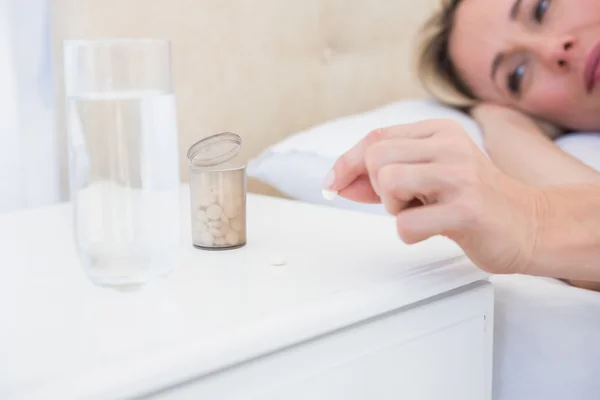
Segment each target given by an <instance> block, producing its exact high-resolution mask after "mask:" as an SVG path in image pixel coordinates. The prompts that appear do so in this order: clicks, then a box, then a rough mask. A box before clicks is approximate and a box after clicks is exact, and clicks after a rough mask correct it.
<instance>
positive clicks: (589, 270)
mask: <svg viewBox="0 0 600 400" xmlns="http://www.w3.org/2000/svg"><path fill="white" fill-rule="evenodd" d="M541 191H542V193H543V195H542V197H541V198H542V200H541V204H540V207H539V210H540V216H539V222H540V229H539V232H540V234H539V236H538V240H537V243H536V246H535V249H534V252H533V257H532V261H531V263H530V264H529V265H528V266H527V267H525V269H524V270H523V273H525V274H531V275H544V276H550V277H556V278H565V279H568V280H576V281H575V282H582V283H583V281H580V280H583V279H585V280H588V281H590V282H587V283H586V285H587V286H591V287H593V288H597V287H598V285H599V284H600V184H599V183H591V184H590V183H588V184H578V185H556V186H549V187H545V188H542V189H541ZM578 280H579V281H578ZM591 281H593V282H591Z"/></svg>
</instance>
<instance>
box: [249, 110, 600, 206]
mask: <svg viewBox="0 0 600 400" xmlns="http://www.w3.org/2000/svg"><path fill="white" fill-rule="evenodd" d="M440 118H452V119H454V120H456V121H458V122H459V123H460V124H461V125H462V126H463V127H464V128H465V130H466V131H467V133H468V134H469V136H470V137H471V139H473V141H474V142H475V143H476V144H477V145H478V146H479V148H480V149H482V150H483V139H482V134H481V129H480V128H479V126H478V124H477V123H476V122H475V121H474V120H473V119H472V118H471V117H470V116H469V115H467V114H465V113H463V112H460V111H458V110H455V109H453V108H450V107H447V106H444V105H441V104H439V103H437V102H435V101H432V100H407V101H400V102H396V103H392V104H389V105H386V106H383V107H380V108H377V109H374V110H371V111H367V112H364V113H360V114H356V115H349V116H346V117H342V118H338V119H335V120H332V121H329V122H326V123H324V124H321V125H317V126H315V127H312V128H310V129H308V130H305V131H302V132H298V133H296V134H293V135H291V136H290V137H288V138H286V139H285V140H283V141H282V142H280V143H277V144H275V145H273V146H271V147H270V148H268V149H267V150H265V151H264V152H263V153H262V154H261V155H260V156H259V157H257V158H256V159H254V160H251V161H250V163H249V164H248V175H249V176H251V177H254V178H257V179H259V180H261V181H263V182H265V183H267V184H269V185H271V186H273V187H274V188H276V189H278V190H279V191H281V192H282V193H284V194H286V195H287V196H289V197H291V198H294V199H297V200H301V201H306V202H309V203H313V204H323V205H331V206H334V207H339V208H345V209H352V210H357V211H364V212H369V213H374V214H385V209H384V208H383V206H382V205H379V204H377V205H369V204H358V203H354V202H351V201H347V200H345V199H341V198H336V199H335V200H333V201H327V200H325V199H323V196H322V194H321V184H322V183H323V179H324V177H325V175H326V174H327V172H328V171H329V169H330V168H331V166H332V165H333V163H334V162H335V160H336V159H337V158H338V157H339V156H340V154H342V153H343V152H345V151H346V150H348V149H349V148H350V147H352V146H353V145H354V144H356V143H357V142H358V141H359V140H361V139H362V138H363V137H364V136H365V135H366V134H368V133H369V132H371V131H372V130H374V129H377V128H381V127H385V126H390V125H397V124H406V123H412V122H417V121H422V120H426V119H440ZM556 143H557V144H558V146H559V147H561V148H562V149H563V150H565V151H566V152H567V153H570V154H571V155H573V156H574V157H576V158H579V159H580V160H582V161H583V162H584V163H586V164H588V165H590V166H591V167H593V168H596V169H598V170H600V133H573V134H570V135H566V136H562V137H560V138H558V139H557V141H556Z"/></svg>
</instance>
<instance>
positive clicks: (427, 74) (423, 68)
mask: <svg viewBox="0 0 600 400" xmlns="http://www.w3.org/2000/svg"><path fill="white" fill-rule="evenodd" d="M462 1H463V0H442V2H441V9H440V10H438V11H437V12H436V13H435V14H434V15H433V17H431V18H430V19H429V20H428V21H427V22H426V24H425V25H424V26H423V29H422V30H421V35H422V36H421V40H420V43H419V44H420V46H419V53H418V55H417V73H418V76H419V79H420V81H421V84H422V85H423V86H424V88H425V89H426V90H427V91H428V92H429V93H430V94H431V95H432V96H434V97H435V98H436V99H438V100H439V101H441V102H443V103H445V104H448V105H451V106H453V107H457V108H463V109H464V108H470V107H472V106H473V105H474V104H475V103H476V102H477V98H476V96H475V95H474V94H473V92H472V91H471V89H470V88H469V87H468V85H467V84H466V83H465V81H464V80H463V79H462V78H461V77H460V75H459V73H458V71H457V70H456V67H455V66H454V63H453V62H452V60H451V58H450V52H449V49H448V47H449V41H450V35H451V34H452V29H453V28H454V19H455V14H456V10H457V9H458V7H459V6H460V4H461V3H462Z"/></svg>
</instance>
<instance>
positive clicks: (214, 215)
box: [206, 204, 221, 220]
mask: <svg viewBox="0 0 600 400" xmlns="http://www.w3.org/2000/svg"><path fill="white" fill-rule="evenodd" d="M206 216H207V217H208V218H209V219H212V220H216V219H219V218H221V207H219V206H218V205H217V204H213V205H212V206H210V207H208V208H207V209H206Z"/></svg>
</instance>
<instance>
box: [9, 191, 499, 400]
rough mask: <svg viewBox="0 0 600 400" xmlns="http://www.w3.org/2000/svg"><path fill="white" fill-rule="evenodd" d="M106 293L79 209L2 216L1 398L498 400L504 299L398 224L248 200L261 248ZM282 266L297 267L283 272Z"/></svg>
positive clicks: (187, 261) (186, 265)
mask: <svg viewBox="0 0 600 400" xmlns="http://www.w3.org/2000/svg"><path fill="white" fill-rule="evenodd" d="M188 199H189V198H188V191H187V188H186V187H183V189H182V202H183V204H184V211H185V215H186V218H185V222H186V226H184V229H185V231H184V233H185V234H184V238H183V243H182V247H181V265H180V267H179V268H178V269H176V270H175V271H174V272H173V273H172V274H171V275H170V276H169V277H168V278H167V279H166V280H165V281H164V282H160V283H157V284H156V285H154V286H152V287H148V288H146V289H144V290H142V291H139V292H134V293H117V292H112V291H107V290H106V289H99V288H95V287H93V286H92V285H91V284H90V283H89V282H88V280H87V279H86V278H85V276H84V275H83V272H82V270H81V268H80V266H79V263H78V259H77V258H76V255H75V252H74V249H73V242H72V239H71V222H70V221H71V216H70V208H69V205H68V204H66V205H60V206H56V207H49V208H44V209H39V210H33V211H21V212H16V213H11V214H7V215H2V216H0V266H1V268H2V279H0V316H1V320H2V324H3V326H2V328H1V329H0V398H3V399H12V398H15V399H17V398H18V399H28V400H33V399H61V400H65V399H88V398H90V399H102V400H106V399H113V398H114V399H117V398H143V399H169V400H175V399H211V400H212V399H215V400H220V399H236V400H237V399H244V400H246V399H261V400H267V399H269V400H275V399H286V400H296V399H298V400H299V399H311V400H318V399H323V400H338V399H339V400H359V399H360V400H372V399H378V400H380V399H410V400H434V399H435V400H439V399H445V400H446V399H447V400H454V399H456V400H489V399H491V379H492V374H491V372H492V371H491V367H492V331H493V329H492V324H493V292H492V288H491V285H490V284H489V283H487V281H486V274H484V273H483V272H481V271H480V270H478V269H477V268H475V267H473V266H472V265H471V264H470V263H469V261H468V260H467V259H466V258H464V257H463V256H462V253H461V251H460V249H458V248H457V247H456V246H455V245H454V244H453V243H451V242H449V241H446V240H445V239H442V238H436V239H432V240H430V241H428V242H426V243H422V244H419V245H416V246H406V245H403V244H402V243H401V242H400V240H399V239H398V238H397V236H396V232H395V224H394V220H393V219H392V218H386V217H380V216H373V215H368V214H361V213H355V212H348V211H343V210H339V209H334V208H330V207H320V206H313V205H309V204H303V203H299V202H292V201H285V200H280V199H275V198H268V197H261V196H255V195H250V196H249V199H248V224H249V226H248V238H249V242H248V245H247V246H246V247H244V248H242V249H238V250H233V251H228V252H210V251H202V250H198V249H195V248H193V247H192V245H191V238H190V234H189V222H188V221H189V217H188V216H189V200H188ZM274 255H280V256H282V257H283V258H284V259H285V260H286V262H287V263H286V265H283V266H272V265H271V264H270V262H271V259H272V257H273V256H274Z"/></svg>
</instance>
